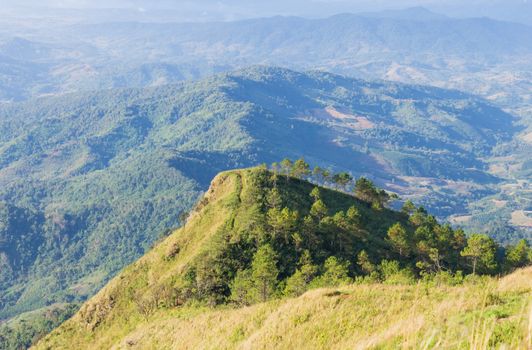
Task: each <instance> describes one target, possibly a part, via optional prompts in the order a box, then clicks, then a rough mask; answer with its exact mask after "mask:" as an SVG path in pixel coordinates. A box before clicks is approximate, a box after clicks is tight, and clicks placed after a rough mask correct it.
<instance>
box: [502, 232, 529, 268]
mask: <svg viewBox="0 0 532 350" xmlns="http://www.w3.org/2000/svg"><path fill="white" fill-rule="evenodd" d="M529 254H530V246H529V245H528V242H527V241H526V240H525V239H522V240H520V241H519V242H517V244H516V245H514V246H510V247H509V248H508V250H507V251H506V265H507V268H508V269H514V268H518V267H523V266H525V265H527V264H528V263H530V261H529V260H528V259H529Z"/></svg>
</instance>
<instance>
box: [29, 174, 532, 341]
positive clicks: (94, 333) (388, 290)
mask: <svg viewBox="0 0 532 350" xmlns="http://www.w3.org/2000/svg"><path fill="white" fill-rule="evenodd" d="M303 169H304V168H303ZM303 177H304V176H303ZM357 188H358V190H357V191H358V192H357V193H358V194H357V196H358V197H355V196H353V195H349V194H346V193H343V192H339V191H337V190H333V189H327V188H323V187H316V185H314V184H312V183H310V182H307V181H305V180H301V179H298V178H294V177H292V175H288V173H286V172H285V173H284V174H283V173H282V172H281V173H279V174H277V173H275V172H270V171H267V170H266V169H264V168H252V169H244V170H235V171H229V172H224V173H221V174H219V175H218V176H216V177H215V179H214V180H213V181H212V183H211V186H210V189H209V191H208V192H207V193H206V195H205V196H204V197H203V199H202V200H201V201H200V202H199V203H198V205H197V206H196V208H195V209H194V210H193V211H192V212H191V214H190V216H189V218H188V220H187V221H186V223H185V224H184V226H183V227H182V228H180V229H178V230H176V231H174V232H173V233H172V234H171V235H170V236H168V237H167V238H166V239H165V240H164V241H162V242H161V243H159V244H157V245H156V246H155V247H154V248H153V249H152V250H151V251H149V252H148V253H147V254H146V255H145V256H143V257H142V258H141V259H139V260H138V261H137V262H135V263H134V264H132V265H130V266H129V267H127V268H126V269H125V270H124V271H123V272H121V273H120V274H119V275H118V276H117V277H115V278H114V279H113V280H112V281H110V282H109V283H108V284H107V286H105V287H104V288H103V289H102V290H101V291H100V292H98V294H97V295H96V296H94V297H93V298H91V299H90V300H89V301H88V302H86V303H85V304H84V305H83V306H82V307H81V309H80V310H79V311H78V313H77V314H76V315H75V316H74V317H73V318H72V319H70V320H69V321H67V322H65V323H64V324H63V325H62V326H60V327H59V328H58V329H56V330H55V331H53V332H52V333H51V334H50V335H49V336H47V337H46V338H45V339H44V340H43V341H41V342H40V343H39V344H38V345H37V348H43V349H46V348H54V349H59V348H66V347H70V348H71V347H76V348H79V349H83V348H113V347H115V348H123V347H135V346H137V347H138V348H146V347H153V346H159V347H160V346H163V347H164V346H170V345H172V346H174V347H178V348H179V347H184V348H185V347H212V348H217V347H220V346H221V347H229V348H235V347H239V346H244V347H245V346H246V344H248V345H251V344H252V345H253V346H255V347H259V348H260V347H261V345H260V344H262V343H264V345H263V346H266V344H269V345H271V344H274V346H275V345H277V346H278V347H280V348H287V347H290V346H312V347H319V345H320V344H325V343H327V344H335V345H337V346H338V347H341V344H342V343H343V342H348V341H350V340H351V338H349V337H351V336H353V337H355V334H356V337H360V338H359V339H360V340H361V339H364V341H366V342H367V343H368V344H373V342H377V343H375V344H379V343H378V341H383V342H390V344H397V343H398V342H399V343H403V342H411V343H413V344H419V343H420V342H423V341H429V342H432V340H430V339H429V340H428V339H427V338H425V337H421V335H422V334H423V333H424V332H429V330H430V332H434V329H432V325H434V324H436V325H438V327H440V328H441V330H440V331H439V333H434V334H433V342H434V343H431V344H436V343H438V342H440V343H441V344H447V345H448V344H455V343H448V342H455V341H456V339H454V338H453V335H455V334H460V335H461V337H462V338H460V339H459V341H463V342H464V343H465V344H469V343H468V342H469V341H473V342H477V341H488V340H489V341H491V342H494V343H495V344H499V343H500V344H508V345H514V344H524V342H525V341H526V339H525V338H524V337H525V333H524V331H523V327H525V326H526V320H525V318H526V317H528V316H526V313H525V311H523V310H528V307H529V303H530V295H529V291H530V287H531V286H530V283H529V280H527V277H528V276H530V273H531V272H532V271H530V270H523V271H521V272H519V273H516V274H515V275H513V277H512V276H510V277H507V279H514V280H516V281H518V283H513V282H512V283H509V282H505V281H506V280H502V281H500V282H499V281H496V280H491V279H489V278H481V277H476V278H475V276H470V277H469V278H466V280H465V281H464V277H463V275H462V274H461V273H460V272H457V273H456V274H453V273H449V272H445V271H449V270H450V271H457V270H458V269H465V270H470V265H469V263H468V260H467V254H463V255H464V257H463V258H462V257H460V254H458V253H459V252H460V251H462V252H466V251H467V248H466V245H467V246H471V244H472V243H471V242H472V241H471V239H470V240H469V241H467V242H466V239H465V236H464V234H463V232H462V231H460V230H457V231H453V230H452V229H450V228H449V227H448V226H441V225H439V224H437V223H436V222H435V220H434V218H433V217H431V216H430V215H428V214H426V213H425V212H424V211H423V210H421V209H418V210H414V209H413V208H411V209H405V210H404V211H403V212H396V211H392V210H389V209H386V208H384V207H382V206H379V205H377V202H375V201H378V200H379V198H383V197H382V196H383V193H382V192H379V191H377V192H375V193H380V195H379V196H376V197H373V202H371V201H370V202H368V201H367V200H368V199H367V198H370V197H369V196H370V195H369V193H370V192H371V191H370V190H368V191H366V192H364V193H366V194H367V196H368V197H367V198H366V199H364V200H362V199H360V197H361V195H360V193H361V189H362V188H371V186H369V187H368V186H365V187H362V185H361V184H360V183H359V184H357ZM401 230H403V234H402V235H401V234H400V233H398V231H401ZM414 231H415V232H414ZM395 233H398V235H396V234H395ZM397 237H403V238H402V239H403V240H401V239H396V238H397ZM408 237H410V238H408ZM411 241H412V242H411ZM401 242H403V243H404V244H403V243H401ZM405 242H406V243H405ZM486 242H487V241H486ZM483 249H484V248H483ZM487 249H488V251H490V250H491V249H493V250H492V251H491V253H488V251H486V254H488V255H489V254H494V253H495V247H494V246H493V247H491V248H489V247H488V248H487ZM526 249H528V250H529V248H526ZM528 250H524V251H523V252H524V254H525V256H524V258H525V259H528V258H527V255H526V254H527V252H528ZM483 254H484V253H483ZM528 254H529V253H528ZM488 255H486V256H483V257H481V258H480V260H479V265H478V266H479V267H478V270H477V271H479V270H480V269H481V266H482V269H483V271H485V272H488V271H490V270H491V269H493V268H494V266H495V265H492V263H495V264H496V262H495V260H493V261H492V262H490V259H494V258H495V256H494V255H490V256H488ZM511 255H512V254H511V253H508V256H511ZM435 256H437V258H435ZM481 262H482V263H481ZM503 264H504V263H503ZM501 266H502V265H501ZM444 270H445V271H444ZM473 271H474V270H473ZM492 271H495V270H492ZM420 275H421V276H425V278H424V281H425V282H424V283H417V284H416V282H415V281H416V279H417V278H418V277H416V276H420ZM430 276H432V277H430ZM353 278H355V279H353ZM353 281H356V282H357V283H358V284H359V286H351V287H347V286H344V285H346V284H349V283H352V282H353ZM380 283H384V284H380ZM391 285H394V286H391ZM452 285H455V286H454V287H452ZM481 286H482V287H481ZM323 287H325V288H327V287H336V289H326V290H323V289H317V290H313V291H310V292H308V293H306V294H304V295H303V296H301V297H300V298H298V299H283V300H276V299H278V298H280V297H281V296H283V295H284V296H286V297H291V296H299V295H301V294H303V293H305V291H306V290H308V289H314V288H323ZM501 288H502V289H501ZM481 289H482V291H483V292H482V294H481V295H478V294H476V293H479V290H481ZM488 291H489V293H490V294H487V292H488ZM272 299H273V300H274V301H271V300H272ZM414 300H415V301H414ZM264 302H266V303H264ZM257 303H259V304H258V305H255V306H252V307H246V306H247V305H254V304H257ZM261 303H262V304H261ZM412 305H413V306H412ZM437 305H440V307H439V308H438V307H436V308H435V306H437ZM339 306H341V307H339ZM464 307H465V309H464ZM442 308H445V312H446V314H447V315H449V318H448V319H445V321H433V320H431V317H430V315H431V314H433V313H435V312H439V311H438V310H440V309H442ZM464 310H467V311H468V313H466V314H464V313H463V312H464ZM442 312H443V311H442ZM458 313H460V314H458ZM398 314H400V315H401V317H400V318H398ZM357 315H358V316H357ZM493 315H496V317H495V319H498V320H499V321H498V322H499V323H497V326H493V327H494V328H493V329H491V330H490V331H489V332H490V333H486V334H484V333H478V334H477V332H488V330H482V329H481V328H479V327H478V326H475V325H474V324H475V323H476V322H486V324H488V323H489V324H490V325H492V323H493V317H492V316H493ZM514 315H515V317H516V318H515V317H513V316H514ZM317 318H319V319H320V320H324V319H325V320H330V322H325V323H322V322H321V321H320V322H318V321H317ZM250 320H254V321H253V322H250ZM409 320H413V321H415V322H414V324H410V321H409ZM460 321H463V322H462V323H460ZM464 322H465V323H464ZM357 324H358V326H357ZM362 324H364V325H366V326H367V325H368V324H369V325H370V326H369V327H367V328H363V327H361V326H360V325H362ZM406 324H409V325H410V326H411V327H412V328H403V326H402V325H406ZM286 325H287V326H288V328H287V329H286V330H284V331H283V332H285V331H286V332H288V334H292V335H293V337H283V336H282V335H281V334H280V333H278V332H279V331H280V330H281V329H283V328H284V326H286ZM335 325H336V326H338V327H336V326H335ZM493 325H495V324H494V323H493ZM353 327H354V328H353ZM348 330H350V331H349V332H348ZM353 330H356V332H355V333H352V332H351V331H353ZM299 332H303V333H299ZM463 332H466V334H467V336H464V335H463V334H462V333H463ZM500 332H502V333H501V334H499V333H500ZM380 333H382V334H386V336H384V337H379V339H378V340H377V339H376V338H375V339H373V338H371V337H372V336H375V335H376V334H380ZM199 334H202V336H199ZM302 334H304V336H301V335H302ZM492 334H496V336H494V337H491V335H492ZM296 335H297V336H296ZM486 335H487V336H488V338H486V339H483V338H482V337H484V336H486ZM418 336H419V338H417V337H418ZM405 337H406V338H405ZM479 337H480V338H479ZM330 342H332V343H330Z"/></svg>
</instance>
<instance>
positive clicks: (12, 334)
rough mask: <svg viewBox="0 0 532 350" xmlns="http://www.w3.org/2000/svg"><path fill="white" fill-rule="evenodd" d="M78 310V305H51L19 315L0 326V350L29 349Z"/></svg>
mask: <svg viewBox="0 0 532 350" xmlns="http://www.w3.org/2000/svg"><path fill="white" fill-rule="evenodd" d="M78 308H79V305H78V304H68V305H53V306H51V307H47V308H45V309H41V310H36V311H33V312H32V313H29V314H23V315H20V316H19V317H17V318H16V319H13V320H11V321H10V322H9V323H6V324H2V325H0V349H5V350H18V349H24V348H29V347H30V346H31V345H32V344H35V343H36V342H37V341H38V340H39V339H41V338H42V337H44V336H45V335H46V334H48V333H49V332H50V331H52V330H53V329H54V328H56V327H57V326H59V325H60V324H61V323H63V322H64V321H66V320H67V319H68V318H70V316H72V315H73V314H74V313H75V312H76V311H77V310H78Z"/></svg>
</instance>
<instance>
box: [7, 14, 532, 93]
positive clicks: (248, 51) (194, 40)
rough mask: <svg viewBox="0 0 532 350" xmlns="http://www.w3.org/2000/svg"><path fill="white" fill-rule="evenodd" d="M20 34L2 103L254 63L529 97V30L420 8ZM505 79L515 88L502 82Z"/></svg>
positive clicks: (11, 48)
mask: <svg viewBox="0 0 532 350" xmlns="http://www.w3.org/2000/svg"><path fill="white" fill-rule="evenodd" d="M19 28H20V27H17V28H16V30H13V27H12V26H9V25H7V26H4V28H3V30H2V32H1V33H2V34H0V45H1V51H0V52H1V54H2V56H1V57H0V59H1V62H2V68H1V70H0V77H1V79H2V81H3V82H4V84H3V90H4V91H3V92H2V95H1V96H0V97H2V99H4V100H13V99H14V100H19V99H24V98H28V97H30V96H38V95H42V94H50V93H61V92H68V91H78V90H91V89H99V88H110V87H140V86H149V85H158V84H164V83H168V82H172V81H178V80H182V79H189V78H197V77H201V76H205V75H208V74H211V73H213V72H220V71H224V70H225V71H226V70H231V69H235V68H241V67H244V66H247V65H250V64H259V63H260V64H273V65H281V66H286V67H289V68H295V69H299V70H301V69H316V68H320V69H326V70H329V71H334V72H339V73H345V74H350V75H355V76H359V77H365V78H370V79H375V78H384V79H387V80H399V81H409V82H416V83H418V84H419V83H431V85H435V84H437V85H441V86H444V87H452V88H464V89H468V90H470V91H473V92H476V93H480V94H482V95H484V96H488V97H491V98H494V99H497V100H501V101H503V102H508V101H511V102H513V101H514V100H517V101H519V99H522V98H530V97H529V96H528V97H527V96H526V95H527V93H526V88H527V87H530V85H529V84H530V76H529V75H527V74H528V73H526V72H530V69H529V68H530V67H529V64H530V63H529V62H530V60H529V58H530V55H531V53H532V44H531V43H530V40H528V39H529V38H530V35H531V32H532V28H531V27H528V26H524V25H519V24H512V23H506V22H497V21H494V20H490V19H463V20H456V19H451V18H442V17H441V16H438V15H436V14H433V13H430V12H428V11H426V10H423V9H414V10H407V11H402V12H392V13H381V14H380V15H375V14H373V15H366V16H360V15H348V14H346V15H337V16H333V17H330V18H326V19H314V20H310V19H303V18H295V17H275V18H267V19H252V20H247V21H240V22H228V23H199V24H198V23H191V24H165V23H160V24H154V23H127V22H126V23H116V22H115V23H108V24H97V25H91V24H79V25H78V24H73V25H68V26H64V25H63V26H62V25H59V26H57V25H56V26H53V25H47V26H45V27H44V28H41V29H38V28H37V29H32V28H31V27H30V28H28V29H26V30H25V31H22V32H21V30H20V29H19ZM503 57H504V58H505V59H504V60H502V59H501V58H503ZM15 76H16V77H17V79H14V78H15ZM509 76H511V77H513V79H514V80H516V83H517V84H515V85H517V86H516V87H515V88H513V89H510V88H508V87H505V84H503V83H502V80H503V79H508V78H509ZM29 77H31V78H32V79H29ZM479 80H482V81H483V82H485V84H482V85H481V86H479V84H478V81H479ZM499 90H502V91H499ZM523 90H524V91H523ZM516 92H518V93H522V94H521V95H523V97H520V96H521V95H519V96H518V95H517V94H516ZM528 95H529V94H528Z"/></svg>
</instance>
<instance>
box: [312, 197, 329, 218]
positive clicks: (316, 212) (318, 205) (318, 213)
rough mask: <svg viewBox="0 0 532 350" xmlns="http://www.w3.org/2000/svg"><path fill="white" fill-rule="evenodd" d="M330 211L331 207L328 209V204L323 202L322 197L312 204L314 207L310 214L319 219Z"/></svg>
mask: <svg viewBox="0 0 532 350" xmlns="http://www.w3.org/2000/svg"><path fill="white" fill-rule="evenodd" d="M328 213H329V209H327V206H326V205H325V203H323V201H322V200H321V199H318V200H317V201H315V202H314V204H312V207H311V208H310V215H311V216H312V217H314V218H316V219H317V220H318V221H320V220H322V219H323V218H324V217H326V216H327V214H328Z"/></svg>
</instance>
